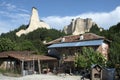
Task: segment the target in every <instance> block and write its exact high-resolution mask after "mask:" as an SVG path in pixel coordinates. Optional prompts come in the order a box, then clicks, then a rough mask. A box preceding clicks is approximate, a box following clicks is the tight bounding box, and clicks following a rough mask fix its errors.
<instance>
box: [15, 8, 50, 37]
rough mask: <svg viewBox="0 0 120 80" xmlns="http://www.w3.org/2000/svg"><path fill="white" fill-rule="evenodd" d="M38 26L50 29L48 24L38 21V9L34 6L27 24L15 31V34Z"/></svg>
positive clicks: (30, 30) (19, 34)
mask: <svg viewBox="0 0 120 80" xmlns="http://www.w3.org/2000/svg"><path fill="white" fill-rule="evenodd" d="M38 28H46V29H50V26H49V25H48V24H46V23H45V22H43V21H40V19H39V15H38V11H37V9H36V8H34V7H33V8H32V15H31V18H30V22H29V26H28V28H27V29H26V30H23V29H22V30H20V31H18V32H17V33H16V35H17V36H21V35H22V34H27V33H29V32H32V31H34V30H36V29H38Z"/></svg>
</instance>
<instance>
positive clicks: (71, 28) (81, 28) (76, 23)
mask: <svg viewBox="0 0 120 80" xmlns="http://www.w3.org/2000/svg"><path fill="white" fill-rule="evenodd" d="M93 25H95V23H94V22H92V19H90V18H87V19H81V18H77V19H75V20H74V19H72V22H71V23H70V24H69V25H68V26H65V27H64V29H63V31H64V32H65V33H66V34H73V35H79V34H83V33H85V32H89V30H90V28H91V27H92V26H93Z"/></svg>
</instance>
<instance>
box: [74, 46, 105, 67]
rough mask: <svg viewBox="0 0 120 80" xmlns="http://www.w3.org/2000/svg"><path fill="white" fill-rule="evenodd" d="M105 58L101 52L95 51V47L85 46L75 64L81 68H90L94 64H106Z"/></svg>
mask: <svg viewBox="0 0 120 80" xmlns="http://www.w3.org/2000/svg"><path fill="white" fill-rule="evenodd" d="M105 61H106V60H105V58H104V57H103V56H102V54H101V53H99V52H97V51H94V50H93V48H87V47H83V49H82V53H78V56H77V57H76V59H75V64H76V65H77V67H79V68H86V69H89V68H90V67H91V66H92V65H93V64H98V65H102V66H105Z"/></svg>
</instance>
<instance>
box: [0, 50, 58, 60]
mask: <svg viewBox="0 0 120 80" xmlns="http://www.w3.org/2000/svg"><path fill="white" fill-rule="evenodd" d="M32 53H34V51H8V52H2V53H0V58H7V57H12V58H15V59H18V60H20V61H31V60H42V61H45V60H57V59H56V58H53V57H49V56H44V55H35V54H32Z"/></svg>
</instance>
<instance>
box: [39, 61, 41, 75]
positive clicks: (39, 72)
mask: <svg viewBox="0 0 120 80" xmlns="http://www.w3.org/2000/svg"><path fill="white" fill-rule="evenodd" d="M38 69H39V74H41V63H40V60H39V59H38Z"/></svg>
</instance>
